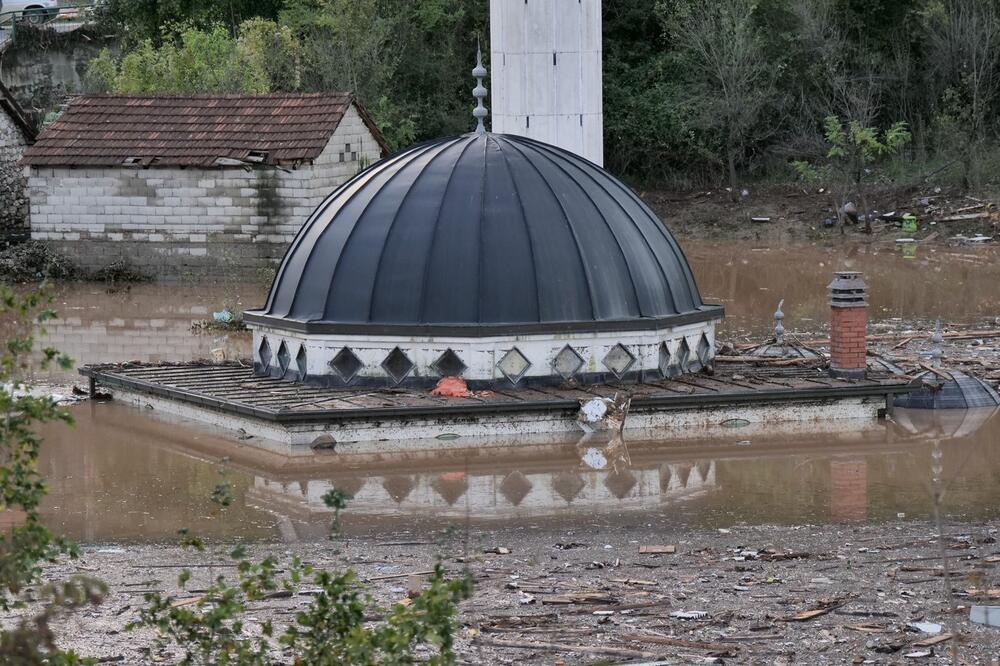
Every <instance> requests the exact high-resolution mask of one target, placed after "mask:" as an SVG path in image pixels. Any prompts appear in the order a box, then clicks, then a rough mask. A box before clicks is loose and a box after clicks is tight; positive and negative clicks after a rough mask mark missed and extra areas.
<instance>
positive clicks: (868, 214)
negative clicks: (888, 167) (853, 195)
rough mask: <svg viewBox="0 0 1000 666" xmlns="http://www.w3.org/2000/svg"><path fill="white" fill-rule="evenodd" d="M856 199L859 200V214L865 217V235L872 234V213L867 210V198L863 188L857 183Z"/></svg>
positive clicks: (859, 182)
mask: <svg viewBox="0 0 1000 666" xmlns="http://www.w3.org/2000/svg"><path fill="white" fill-rule="evenodd" d="M858 199H860V200H861V214H862V215H864V216H865V233H866V234H870V233H871V232H872V212H871V210H869V209H868V197H866V196H865V187H864V185H862V184H861V181H858Z"/></svg>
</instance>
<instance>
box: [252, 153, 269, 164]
mask: <svg viewBox="0 0 1000 666" xmlns="http://www.w3.org/2000/svg"><path fill="white" fill-rule="evenodd" d="M266 159H267V151H266V150H251V151H250V152H248V153H247V162H255V163H258V164H259V163H261V162H263V161H264V160H266Z"/></svg>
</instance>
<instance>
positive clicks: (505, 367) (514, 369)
mask: <svg viewBox="0 0 1000 666" xmlns="http://www.w3.org/2000/svg"><path fill="white" fill-rule="evenodd" d="M530 367H531V361H529V360H528V357H527V356H525V355H524V354H522V353H521V350H519V349H518V348H517V347H514V348H513V349H511V350H510V351H509V352H507V353H506V354H504V355H503V358H501V359H500V362H499V363H497V369H498V370H500V372H501V373H503V376H504V377H506V378H507V381H509V382H510V383H511V384H517V383H518V382H519V381H521V378H522V377H524V373H526V372H528V368H530Z"/></svg>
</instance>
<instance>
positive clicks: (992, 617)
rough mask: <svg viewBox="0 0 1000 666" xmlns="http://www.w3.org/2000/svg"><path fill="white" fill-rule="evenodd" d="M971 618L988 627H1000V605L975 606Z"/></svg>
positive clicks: (970, 613) (970, 612) (971, 611)
mask: <svg viewBox="0 0 1000 666" xmlns="http://www.w3.org/2000/svg"><path fill="white" fill-rule="evenodd" d="M969 620H971V621H972V622H975V623H976V624H985V625H986V626H988V627H1000V606H973V607H972V610H970V611H969Z"/></svg>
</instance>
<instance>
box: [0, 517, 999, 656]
mask: <svg viewBox="0 0 1000 666" xmlns="http://www.w3.org/2000/svg"><path fill="white" fill-rule="evenodd" d="M998 531H1000V522H992V523H988V524H976V525H971V524H962V523H961V522H953V523H951V524H949V525H946V527H945V532H946V534H947V535H948V536H947V537H946V538H945V539H944V549H945V551H946V553H947V557H948V562H949V568H950V572H951V576H952V577H951V588H952V590H953V598H952V599H951V600H949V599H948V598H947V597H946V595H945V593H944V587H943V585H944V583H943V580H944V578H943V576H942V570H941V567H940V563H941V559H940V547H941V546H940V543H939V541H938V539H937V538H936V536H935V535H936V530H935V529H934V527H933V526H932V525H930V524H927V523H922V522H905V521H898V522H892V523H888V524H880V525H863V526H860V525H859V526H851V525H840V526H810V525H803V526H794V527H787V526H770V527H734V528H732V529H731V530H718V531H690V530H682V529H681V528H679V527H677V526H672V525H653V524H648V523H645V522H643V521H642V517H633V516H630V517H627V518H625V519H623V520H622V521H621V523H620V524H619V525H618V526H617V527H614V528H610V529H609V528H602V529H601V530H600V531H596V530H591V529H577V530H575V531H562V530H555V529H552V528H541V527H534V528H533V527H528V528H522V529H517V530H514V529H506V528H505V529H497V530H489V529H482V528H472V529H471V531H469V532H468V533H464V534H463V530H462V529H459V530H457V532H452V534H451V536H450V537H447V538H448V539H450V540H449V541H445V540H443V539H444V537H442V536H441V535H438V534H416V533H407V532H401V533H396V534H392V535H386V534H382V535H377V536H369V537H360V536H355V537H349V538H345V539H344V540H343V541H340V542H337V543H336V544H332V543H308V544H294V545H288V544H254V545H250V546H249V552H250V554H251V556H252V557H256V558H260V557H263V556H264V555H266V554H273V555H276V556H277V557H278V559H279V560H280V561H281V562H282V563H286V564H287V563H288V562H289V560H290V557H291V556H292V555H293V554H298V555H300V556H302V557H303V558H304V559H306V560H307V561H309V562H312V563H314V564H316V565H317V566H320V567H329V568H335V567H338V566H341V565H343V564H345V563H346V565H347V566H350V567H352V568H353V569H354V570H355V571H356V572H358V573H359V574H360V575H361V576H362V577H364V578H365V579H367V580H368V587H369V589H370V591H371V592H372V593H373V594H374V596H375V597H376V598H377V600H378V602H379V603H380V604H383V605H388V604H392V603H395V602H399V601H401V600H403V599H405V598H406V596H407V589H408V588H412V587H414V586H417V585H419V581H421V580H424V579H425V572H427V571H428V570H429V569H431V568H432V566H433V564H434V563H435V561H436V559H437V558H438V557H439V556H440V557H442V558H443V561H444V563H445V565H446V567H447V569H448V570H449V571H450V572H451V573H453V574H454V575H455V576H459V575H461V573H462V571H463V568H464V567H465V566H468V567H469V570H470V572H471V574H472V576H473V577H474V580H475V589H474V593H473V596H472V598H471V599H470V600H468V601H465V602H463V603H462V605H461V610H460V625H461V626H460V629H459V631H458V641H457V643H458V654H459V656H460V661H461V663H466V664H497V663H499V664H528V663H530V664H594V663H613V664H624V663H642V662H649V661H657V663H664V664H693V663H727V664H805V663H808V664H861V663H865V664H898V663H914V664H920V663H925V664H936V663H951V662H950V646H951V645H953V644H955V643H953V640H955V639H954V638H953V637H957V647H958V656H959V662H958V663H962V664H997V663H998V655H1000V629H997V628H990V627H986V626H982V625H979V624H973V623H971V622H970V621H969V619H968V618H969V609H970V606H972V605H974V604H983V603H988V602H987V601H986V599H987V598H988V597H990V596H991V595H992V597H998V596H1000V590H997V589H996V588H998V587H1000V580H998V578H1000V576H998V571H997V568H996V567H997V563H998V562H1000V544H998V543H997V536H998ZM644 546H646V547H648V546H673V547H675V549H676V552H674V553H671V554H643V552H642V551H643V550H645V549H644V548H643V547H644ZM231 547H232V544H228V545H219V546H216V547H210V548H209V550H208V551H206V553H204V554H200V555H199V554H193V553H192V552H190V551H186V550H182V549H180V548H178V547H175V546H156V545H146V546H125V547H122V546H116V545H104V546H98V545H94V546H88V547H85V548H84V554H83V556H82V558H81V559H80V560H79V561H76V562H71V563H64V564H60V565H56V566H51V567H50V568H49V569H48V571H47V575H48V576H51V577H61V576H68V575H71V574H87V575H92V576H97V577H99V578H102V579H103V580H105V581H107V583H108V585H109V587H110V592H109V594H108V596H107V599H106V600H105V602H104V603H103V604H102V605H101V606H99V607H98V608H96V609H93V610H87V611H84V612H81V613H79V614H78V615H77V616H75V617H74V618H72V619H71V620H69V621H66V622H64V623H62V626H61V627H60V631H59V636H60V642H61V643H62V644H63V645H64V646H67V647H73V648H75V649H77V650H78V651H79V652H81V653H82V654H84V655H87V656H92V657H97V658H99V659H100V660H102V661H103V662H104V663H128V664H141V663H172V662H174V661H176V660H177V659H178V657H179V651H178V650H177V649H176V647H166V648H164V649H159V648H156V647H155V646H153V638H154V637H153V635H152V634H151V633H150V632H148V631H138V632H126V631H124V626H125V624H126V623H128V622H129V621H130V620H134V619H135V618H136V613H137V610H138V609H139V608H140V607H141V606H142V604H143V594H144V592H145V591H147V590H159V591H163V592H166V593H169V594H172V595H175V596H176V597H177V598H178V599H190V598H192V596H197V592H196V591H197V590H198V589H199V588H200V587H204V586H205V585H206V583H207V581H208V580H210V578H212V577H214V576H216V575H219V574H223V575H232V571H233V569H232V565H231V563H230V562H229V561H228V559H227V557H226V555H225V553H227V552H229V550H230V548H231ZM337 547H339V548H340V549H342V550H341V553H342V554H340V555H338V554H337V552H336V548H337ZM664 550H670V548H666V549H664ZM490 551H492V552H490ZM508 551H509V552H508ZM185 567H192V569H193V574H194V575H193V578H192V580H191V581H190V582H189V583H188V585H187V588H188V589H187V590H186V591H184V590H179V589H178V588H177V585H176V579H177V575H178V574H179V573H180V571H181V570H182V569H183V568H185ZM414 572H416V575H415V576H413V575H411V574H414ZM422 572H423V573H422ZM309 589H310V586H309V585H303V586H300V587H299V588H297V590H296V593H295V594H294V595H293V596H291V597H290V598H283V599H273V600H268V601H263V602H259V603H255V604H253V606H252V608H251V610H250V612H249V617H250V618H251V620H250V622H249V623H248V629H247V630H248V631H254V630H255V629H257V628H259V623H260V622H262V621H264V620H267V619H270V620H273V621H274V622H275V623H276V624H277V625H283V624H286V623H288V622H289V621H292V618H293V614H294V612H295V611H296V610H297V609H300V608H302V607H303V606H305V605H307V604H308V603H309V600H310V596H309V594H308V593H309ZM992 603H994V604H996V603H1000V602H998V601H997V600H996V599H994V601H993V602H992ZM12 620H13V618H8V620H7V621H12ZM914 622H928V623H930V625H929V626H923V627H910V626H909V625H910V624H911V623H914ZM934 625H939V626H934ZM427 654H429V652H428V653H427Z"/></svg>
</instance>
